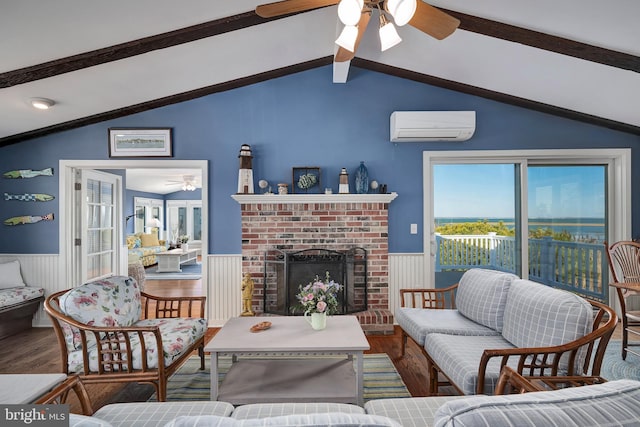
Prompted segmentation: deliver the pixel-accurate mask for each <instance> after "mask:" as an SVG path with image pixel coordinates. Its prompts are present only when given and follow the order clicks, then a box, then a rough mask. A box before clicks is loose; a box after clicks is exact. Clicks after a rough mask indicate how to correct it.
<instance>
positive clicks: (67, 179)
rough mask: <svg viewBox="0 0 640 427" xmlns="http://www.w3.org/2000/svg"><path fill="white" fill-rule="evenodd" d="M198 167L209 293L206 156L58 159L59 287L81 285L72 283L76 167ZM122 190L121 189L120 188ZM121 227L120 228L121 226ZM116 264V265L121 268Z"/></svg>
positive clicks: (117, 218)
mask: <svg viewBox="0 0 640 427" xmlns="http://www.w3.org/2000/svg"><path fill="white" fill-rule="evenodd" d="M134 168H135V169H141V168H143V169H144V168H154V169H200V171H201V174H202V175H201V176H202V258H203V263H202V284H203V288H204V292H205V295H206V296H207V297H208V293H209V290H208V281H207V262H206V258H207V254H208V253H209V248H208V239H209V220H208V219H209V195H208V191H207V183H208V182H209V178H208V161H207V160H119V159H116V160H60V162H59V169H58V170H59V171H60V180H59V184H58V185H59V191H58V194H59V197H58V199H59V218H61V219H60V221H59V225H60V230H59V233H60V234H59V248H60V249H59V252H60V258H59V259H60V269H59V271H60V277H59V280H60V283H64V284H65V285H63V287H62V288H64V289H66V288H71V287H75V286H79V285H81V283H73V277H74V265H73V264H74V259H73V236H74V234H75V233H74V232H73V215H71V213H72V212H73V209H74V203H75V201H74V197H73V195H74V178H75V177H74V175H73V171H74V170H75V169H134ZM123 194H124V189H123ZM114 220H115V221H119V222H118V224H120V225H123V224H124V216H123V212H122V209H118V212H116V215H115V218H114ZM120 230H122V228H120ZM116 245H117V248H118V251H120V250H121V249H122V248H123V246H124V237H123V233H122V232H119V233H118V241H117V242H116ZM120 267H121V266H120V265H118V269H120ZM118 274H125V275H126V274H127V272H126V271H119V272H118Z"/></svg>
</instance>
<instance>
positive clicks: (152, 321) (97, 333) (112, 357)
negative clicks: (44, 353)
mask: <svg viewBox="0 0 640 427" xmlns="http://www.w3.org/2000/svg"><path fill="white" fill-rule="evenodd" d="M44 306H45V310H46V312H47V314H48V315H49V317H50V318H51V320H52V322H53V327H54V330H55V333H56V336H57V338H58V344H59V347H60V353H61V368H62V372H63V373H66V374H69V375H72V374H78V375H79V376H80V378H81V379H82V382H83V383H85V384H90V383H105V382H139V383H151V384H153V385H154V387H155V389H156V393H157V397H158V401H159V402H163V401H165V400H166V393H167V379H168V378H169V377H170V376H171V375H172V374H173V373H174V372H175V371H176V370H177V369H178V368H179V367H180V365H182V363H183V362H184V361H186V360H187V358H189V357H190V356H191V354H192V353H193V351H195V350H197V351H198V354H199V355H200V367H201V369H204V335H205V332H206V329H207V321H206V319H205V318H204V307H205V297H168V298H165V297H157V296H153V295H149V294H146V293H144V292H142V293H141V292H140V290H139V289H138V286H137V283H136V281H135V279H133V278H130V277H124V276H114V277H110V278H108V279H104V280H101V281H96V282H91V283H87V284H84V285H82V286H79V287H77V288H72V289H70V290H66V291H60V292H57V293H54V294H52V295H50V296H49V297H48V298H47V299H46V301H45V304H44ZM143 355H144V357H143Z"/></svg>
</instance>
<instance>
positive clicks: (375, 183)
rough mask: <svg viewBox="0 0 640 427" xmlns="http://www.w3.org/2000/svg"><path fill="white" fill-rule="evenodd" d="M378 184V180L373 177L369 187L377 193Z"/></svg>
mask: <svg viewBox="0 0 640 427" xmlns="http://www.w3.org/2000/svg"><path fill="white" fill-rule="evenodd" d="M379 186H380V184H378V181H376V180H375V179H374V180H373V181H371V183H370V184H369V187H371V189H372V190H373V192H374V193H377V192H378V191H377V190H378V187H379Z"/></svg>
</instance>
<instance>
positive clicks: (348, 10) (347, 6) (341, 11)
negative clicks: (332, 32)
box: [338, 0, 364, 49]
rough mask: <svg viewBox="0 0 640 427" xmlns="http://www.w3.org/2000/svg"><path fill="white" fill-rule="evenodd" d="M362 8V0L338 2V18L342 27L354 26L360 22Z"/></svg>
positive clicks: (341, 0)
mask: <svg viewBox="0 0 640 427" xmlns="http://www.w3.org/2000/svg"><path fill="white" fill-rule="evenodd" d="M363 7H364V0H340V3H339V4H338V18H340V21H342V23H343V24H344V25H351V26H356V25H358V22H360V15H361V14H362V8H363ZM345 49H346V48H345Z"/></svg>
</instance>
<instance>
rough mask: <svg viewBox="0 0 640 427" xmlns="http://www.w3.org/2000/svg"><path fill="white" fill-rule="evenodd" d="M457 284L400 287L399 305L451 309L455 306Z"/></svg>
mask: <svg viewBox="0 0 640 427" xmlns="http://www.w3.org/2000/svg"><path fill="white" fill-rule="evenodd" d="M457 288H458V284H457V283H456V284H455V285H451V286H449V287H447V288H440V289H435V288H416V289H409V288H406V289H400V307H411V308H433V309H453V308H456V300H455V291H456V289H457Z"/></svg>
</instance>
